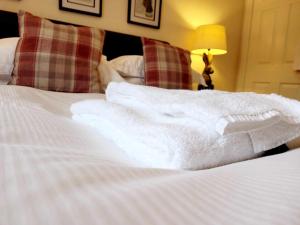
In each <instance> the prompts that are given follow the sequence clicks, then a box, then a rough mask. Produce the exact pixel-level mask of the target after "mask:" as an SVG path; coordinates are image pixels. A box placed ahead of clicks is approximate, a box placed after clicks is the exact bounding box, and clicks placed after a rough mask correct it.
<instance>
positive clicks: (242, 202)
mask: <svg viewBox="0 0 300 225" xmlns="http://www.w3.org/2000/svg"><path fill="white" fill-rule="evenodd" d="M91 98H101V95H97V94H64V93H53V92H46V91H39V90H35V89H32V88H26V87H14V86H0V224H1V225H40V224H55V225H62V224H78V225H85V224H89V225H93V224H125V225H126V224H172V225H173V224H174V225H176V224H231V225H232V224H233V225H234V224H249V225H250V224H251V225H252V224H270V225H271V224H272V225H273V224H285V225H298V224H299V221H300V176H299V174H300V149H296V150H293V151H289V152H287V153H284V154H281V155H275V156H271V157H265V158H259V159H255V160H250V161H245V162H240V163H235V164H231V165H228V166H223V167H219V168H215V169H209V170H201V171H196V172H185V171H176V170H161V169H147V168H140V167H138V165H136V164H134V163H133V162H131V161H130V160H129V159H128V158H126V156H125V155H124V154H123V153H122V151H121V150H120V149H119V148H118V147H117V146H115V145H114V144H113V143H112V142H110V141H109V140H107V139H105V138H104V137H102V136H100V135H99V134H98V133H97V132H96V131H95V130H94V129H93V128H90V127H85V126H83V125H80V124H77V123H75V122H74V121H72V120H71V118H70V117H71V113H70V112H69V108H70V105H71V104H72V103H74V102H76V101H80V100H84V99H91Z"/></svg>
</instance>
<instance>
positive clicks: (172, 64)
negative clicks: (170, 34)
mask: <svg viewBox="0 0 300 225" xmlns="http://www.w3.org/2000/svg"><path fill="white" fill-rule="evenodd" d="M142 42H143V50H144V61H145V84H146V85H149V86H155V87H161V88H168V89H191V88H192V75H191V74H192V71H191V58H190V52H189V51H187V50H184V49H181V48H177V47H174V46H172V45H169V44H166V43H163V42H159V41H155V40H151V39H147V38H142Z"/></svg>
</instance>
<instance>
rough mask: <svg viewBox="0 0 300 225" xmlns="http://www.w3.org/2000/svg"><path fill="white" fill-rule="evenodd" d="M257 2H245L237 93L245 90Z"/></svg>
mask: <svg viewBox="0 0 300 225" xmlns="http://www.w3.org/2000/svg"><path fill="white" fill-rule="evenodd" d="M254 4H255V0H245V13H244V24H243V31H242V32H243V33H242V44H241V51H240V65H239V72H238V77H237V83H236V91H244V90H245V79H246V68H247V63H248V53H249V44H250V37H251V30H252V17H253V11H254Z"/></svg>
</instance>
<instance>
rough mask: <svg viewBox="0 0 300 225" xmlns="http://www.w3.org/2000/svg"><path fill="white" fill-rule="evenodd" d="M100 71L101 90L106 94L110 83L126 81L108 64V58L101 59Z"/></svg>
mask: <svg viewBox="0 0 300 225" xmlns="http://www.w3.org/2000/svg"><path fill="white" fill-rule="evenodd" d="M98 71H99V74H100V81H101V89H102V91H103V92H105V90H106V87H107V85H108V84H109V82H112V81H115V82H122V81H125V80H124V79H123V78H122V77H121V75H120V74H119V73H118V72H117V71H116V70H115V69H114V68H112V66H111V65H110V64H109V63H108V61H107V60H106V57H103V55H102V58H101V62H100V64H99V65H98Z"/></svg>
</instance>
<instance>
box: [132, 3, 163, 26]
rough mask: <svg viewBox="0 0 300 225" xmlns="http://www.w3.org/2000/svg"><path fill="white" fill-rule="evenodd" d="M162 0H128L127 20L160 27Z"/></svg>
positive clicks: (137, 23)
mask: <svg viewBox="0 0 300 225" xmlns="http://www.w3.org/2000/svg"><path fill="white" fill-rule="evenodd" d="M161 5H162V0H128V15H127V22H128V23H131V24H136V25H141V26H145V27H151V28H155V29H159V28H160V17H161Z"/></svg>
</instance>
